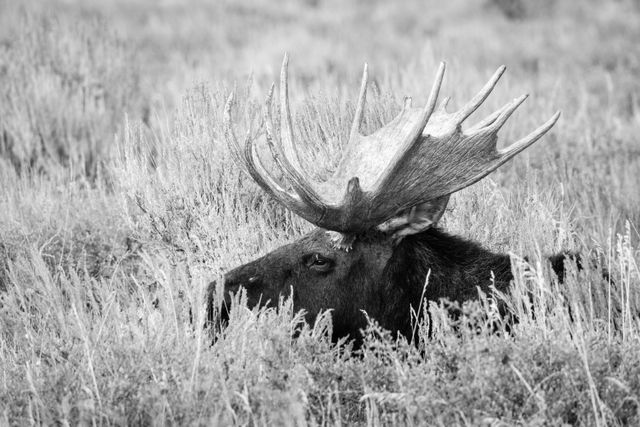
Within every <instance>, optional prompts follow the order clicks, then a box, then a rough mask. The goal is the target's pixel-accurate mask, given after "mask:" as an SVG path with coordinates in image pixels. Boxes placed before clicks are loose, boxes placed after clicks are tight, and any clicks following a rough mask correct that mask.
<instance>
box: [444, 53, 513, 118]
mask: <svg viewBox="0 0 640 427" xmlns="http://www.w3.org/2000/svg"><path fill="white" fill-rule="evenodd" d="M506 69H507V67H505V66H504V65H502V66H500V68H498V69H497V70H496V72H495V73H493V76H491V78H490V79H489V81H488V82H487V83H486V84H485V85H484V86H483V88H482V89H480V92H478V93H477V94H476V96H474V97H473V98H472V99H471V100H470V101H469V102H467V103H466V104H465V106H464V107H462V108H461V109H460V110H459V111H458V112H456V113H455V114H454V116H453V120H454V122H455V123H457V124H460V123H462V122H464V121H465V120H466V119H467V117H469V116H470V115H471V114H473V112H474V111H476V110H477V109H478V107H479V106H480V105H482V103H483V102H484V100H485V99H487V97H488V96H489V94H490V93H491V92H492V91H493V88H494V87H496V84H497V83H498V80H500V77H502V74H504V72H505V70H506Z"/></svg>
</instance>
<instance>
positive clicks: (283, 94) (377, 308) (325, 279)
mask: <svg viewBox="0 0 640 427" xmlns="http://www.w3.org/2000/svg"><path fill="white" fill-rule="evenodd" d="M287 65H288V58H287V56H286V55H285V58H284V61H283V64H282V69H281V76H280V115H281V116H280V120H279V121H280V125H281V129H280V138H276V137H275V135H274V132H273V118H272V111H271V105H272V96H273V88H272V89H271V92H270V93H269V96H268V98H267V103H266V107H265V109H264V112H265V117H264V125H265V136H266V141H267V144H268V147H269V150H270V151H269V153H270V156H271V162H270V164H272V165H274V166H273V168H272V169H270V168H268V167H267V166H266V164H267V163H266V162H263V160H262V159H261V157H260V155H259V153H258V151H257V150H256V146H255V144H254V140H253V139H252V138H251V137H249V136H248V137H247V139H246V140H245V141H244V144H243V145H241V144H240V143H239V142H238V140H237V138H236V136H235V133H234V129H233V126H232V119H231V109H232V105H233V101H234V98H233V93H232V94H231V95H230V96H229V99H228V101H227V103H226V106H225V111H224V132H225V138H226V140H227V142H228V144H229V147H230V149H231V152H232V153H233V155H234V157H235V158H236V160H237V161H238V163H239V164H241V165H242V166H243V167H244V168H245V169H246V171H247V172H248V173H249V175H250V176H251V177H252V178H253V180H254V181H255V182H256V183H257V184H258V185H259V186H260V187H261V188H262V189H263V190H264V191H265V192H266V193H268V194H269V195H270V196H271V197H273V198H274V199H275V200H277V201H278V202H279V203H281V204H282V205H284V206H285V207H286V208H288V209H290V210H291V211H292V212H294V213H295V214H297V215H299V216H300V217H302V218H304V219H305V220H307V221H309V222H310V223H312V224H314V225H316V226H317V228H316V229H314V230H313V231H311V232H310V233H308V234H307V235H305V236H303V237H302V238H300V239H299V240H297V241H296V242H293V243H291V244H288V245H285V246H283V247H281V248H279V249H276V250H275V251H273V252H271V253H269V254H267V255H265V256H263V257H262V258H259V259H257V260H255V261H253V262H250V263H248V264H245V265H243V266H240V267H238V268H236V269H234V270H232V271H230V272H229V273H227V274H226V276H225V284H224V290H225V300H226V303H227V304H229V302H230V295H231V294H232V293H234V292H237V291H238V290H239V289H240V288H244V289H246V293H247V299H248V303H249V305H252V306H253V305H257V304H267V305H269V304H271V305H273V304H276V303H277V301H278V299H279V297H280V296H284V295H289V294H290V293H291V292H292V295H291V296H292V298H293V304H294V308H295V309H296V310H305V312H306V316H307V319H308V320H309V321H312V320H313V319H314V318H315V317H316V315H317V314H318V313H319V312H320V311H321V310H332V311H333V322H334V337H342V336H345V335H349V336H351V337H352V338H355V339H357V338H358V336H359V330H360V328H362V327H363V326H365V324H366V317H365V314H364V313H363V312H366V314H367V315H368V316H369V317H372V318H374V319H376V320H377V321H378V322H379V323H380V324H381V325H382V326H384V327H386V328H388V329H390V330H392V331H395V332H399V333H401V334H404V335H406V336H408V335H409V334H410V330H411V326H410V323H411V322H410V321H411V319H410V311H411V310H412V309H413V310H414V312H418V311H419V306H420V304H421V302H422V301H423V299H424V298H426V299H428V300H438V299H440V298H448V299H450V300H454V301H459V302H463V301H466V300H468V299H472V298H475V297H477V288H480V289H483V290H485V291H488V290H489V289H490V286H491V285H495V286H496V287H497V288H498V289H500V290H502V291H504V290H506V289H507V288H508V286H509V281H510V280H511V279H512V275H511V266H510V260H509V257H508V256H507V255H500V254H494V253H492V252H490V251H487V250H485V249H483V248H482V247H481V246H480V245H478V244H477V243H474V242H470V241H466V240H464V239H461V238H458V237H455V236H451V235H449V234H447V233H445V232H444V231H442V230H440V229H439V228H438V227H437V224H438V221H439V219H440V218H441V216H442V214H443V213H444V211H445V208H446V206H447V202H448V201H449V197H450V195H451V194H452V193H455V192H456V191H459V190H461V189H463V188H465V187H468V186H470V185H472V184H474V183H475V182H477V181H479V180H480V179H482V178H484V177H485V176H487V175H488V174H489V173H491V172H492V171H494V170H495V169H497V168H498V167H500V166H501V165H502V164H504V163H505V162H507V161H508V160H509V159H511V158H513V157H514V156H516V155H517V154H518V153H520V152H521V151H522V150H524V149H525V148H527V147H529V146H530V145H531V144H533V143H534V142H536V141H537V140H538V139H540V138H541V137H542V136H543V135H544V134H545V133H547V132H548V131H549V129H551V127H552V126H553V125H554V124H555V123H556V121H557V120H558V118H559V116H560V113H559V112H557V113H556V114H554V115H553V117H551V119H549V120H548V121H547V122H546V123H544V124H543V125H542V126H540V127H539V128H537V129H536V130H534V131H533V132H532V133H530V134H529V135H527V136H526V137H524V138H522V139H521V140H519V141H517V142H515V143H513V144H511V145H510V146H508V147H507V148H504V149H497V141H498V137H497V134H498V131H499V130H500V128H501V127H502V126H503V125H504V124H505V123H506V121H507V119H508V118H509V117H510V116H511V115H512V114H513V112H514V111H515V110H516V109H517V108H518V107H519V106H520V105H521V104H522V102H523V101H524V100H525V99H526V98H527V96H526V95H523V96H521V97H518V98H516V99H514V100H513V101H511V102H509V103H507V104H506V105H505V106H503V107H502V108H500V109H499V110H498V111H496V112H494V113H493V114H491V115H489V116H488V117H486V118H485V119H484V120H482V121H480V122H479V123H477V124H475V125H474V126H472V127H469V128H467V129H465V130H463V129H462V126H461V125H462V123H463V122H464V121H465V120H466V119H467V118H468V117H469V116H470V115H471V114H472V113H473V112H474V111H475V110H476V109H477V108H478V107H479V106H480V105H481V104H482V103H483V102H484V101H485V99H486V98H487V97H488V96H489V94H490V93H491V91H492V90H493V88H494V87H495V86H496V84H497V82H498V80H499V79H500V77H501V76H502V74H503V73H504V71H505V67H504V66H502V67H500V68H499V69H498V70H497V71H496V72H495V73H494V75H493V76H492V77H491V79H490V80H489V81H488V82H487V83H486V85H485V86H484V87H483V88H482V89H481V90H480V92H479V93H478V94H477V95H476V96H474V97H473V98H472V99H471V100H470V101H469V102H467V103H466V104H465V105H464V106H463V107H462V108H460V109H459V110H458V111H455V112H452V113H450V112H448V111H447V102H448V100H449V99H448V98H447V99H445V100H444V101H443V102H441V103H440V105H439V106H438V107H437V108H436V101H437V98H438V94H439V91H440V86H441V84H442V80H443V77H444V72H445V64H444V63H442V64H440V67H439V69H438V71H437V73H436V78H435V82H434V84H433V87H432V89H431V93H430V95H429V98H428V100H427V103H426V105H425V106H424V107H413V106H412V102H411V98H405V100H404V106H403V108H402V110H401V111H400V113H399V114H398V115H397V116H396V117H395V118H394V119H393V120H391V121H390V122H389V123H387V124H386V125H385V126H383V127H382V128H380V129H378V130H377V131H375V132H373V133H372V134H370V135H363V134H362V133H361V131H360V128H361V123H362V118H363V113H364V108H365V98H366V91H367V79H368V71H367V66H366V65H365V68H364V72H363V76H362V83H361V86H360V93H359V97H358V102H357V106H356V111H355V117H354V120H353V125H352V127H351V131H350V135H349V140H348V143H347V144H346V147H345V149H344V150H343V153H342V156H341V159H340V161H339V163H338V166H337V168H336V169H335V171H334V172H333V173H332V174H331V176H329V177H328V179H325V180H318V179H316V178H314V177H312V176H311V175H310V174H308V173H305V169H306V168H305V164H304V162H303V161H302V160H303V156H302V153H301V152H300V150H301V146H300V144H296V143H295V142H294V136H293V135H294V133H293V126H292V121H291V112H290V108H289V97H288V75H287ZM560 264H561V262H560ZM556 265H558V263H557V262H556ZM427 276H429V280H428V284H427V286H426V287H425V280H426V278H427Z"/></svg>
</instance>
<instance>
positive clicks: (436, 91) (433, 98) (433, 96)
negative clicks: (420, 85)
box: [425, 61, 449, 124]
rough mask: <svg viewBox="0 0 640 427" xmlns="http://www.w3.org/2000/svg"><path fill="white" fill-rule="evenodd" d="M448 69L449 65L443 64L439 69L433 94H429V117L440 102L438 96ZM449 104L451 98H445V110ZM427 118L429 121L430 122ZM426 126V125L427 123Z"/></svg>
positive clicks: (432, 89)
mask: <svg viewBox="0 0 640 427" xmlns="http://www.w3.org/2000/svg"><path fill="white" fill-rule="evenodd" d="M446 69H447V63H446V62H444V61H443V62H441V63H440V66H439V67H438V72H437V73H436V79H435V81H434V82H433V86H432V87H431V93H430V94H429V99H428V100H427V108H428V109H429V117H430V116H431V113H433V110H434V109H435V107H436V102H437V101H438V94H439V93H440V87H441V86H442V80H443V79H444V72H445V70H446ZM447 102H449V98H445V99H444V102H443V108H445V107H446V106H447ZM429 117H427V120H429ZM425 124H426V123H425Z"/></svg>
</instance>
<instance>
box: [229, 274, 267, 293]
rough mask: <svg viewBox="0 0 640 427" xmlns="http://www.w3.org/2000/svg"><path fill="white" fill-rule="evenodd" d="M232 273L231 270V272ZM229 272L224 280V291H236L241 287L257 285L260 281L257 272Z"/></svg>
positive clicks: (247, 287) (248, 287)
mask: <svg viewBox="0 0 640 427" xmlns="http://www.w3.org/2000/svg"><path fill="white" fill-rule="evenodd" d="M232 273H233V272H232ZM232 273H229V274H228V275H227V276H226V277H225V280H224V290H225V292H237V291H238V290H239V289H240V288H241V287H242V288H246V289H250V288H253V287H257V286H259V285H260V284H261V283H262V278H261V276H260V275H259V274H257V273H255V272H251V273H250V274H232Z"/></svg>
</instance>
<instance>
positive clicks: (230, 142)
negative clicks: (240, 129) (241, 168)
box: [222, 90, 243, 160]
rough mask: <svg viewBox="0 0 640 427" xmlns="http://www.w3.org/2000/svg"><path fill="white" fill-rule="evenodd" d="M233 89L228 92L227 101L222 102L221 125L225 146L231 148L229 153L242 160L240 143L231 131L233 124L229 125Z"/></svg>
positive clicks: (233, 95)
mask: <svg viewBox="0 0 640 427" xmlns="http://www.w3.org/2000/svg"><path fill="white" fill-rule="evenodd" d="M234 93H235V90H234V91H232V92H231V93H230V94H229V97H228V98H227V102H226V103H225V104H224V114H223V115H222V127H223V131H224V136H225V141H226V142H227V146H228V147H229V150H231V154H232V155H233V157H234V158H235V159H236V160H243V156H242V149H241V148H240V144H239V143H238V139H237V138H236V134H235V132H234V131H233V126H232V125H231V105H232V104H233V101H234V97H235V94H234Z"/></svg>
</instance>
